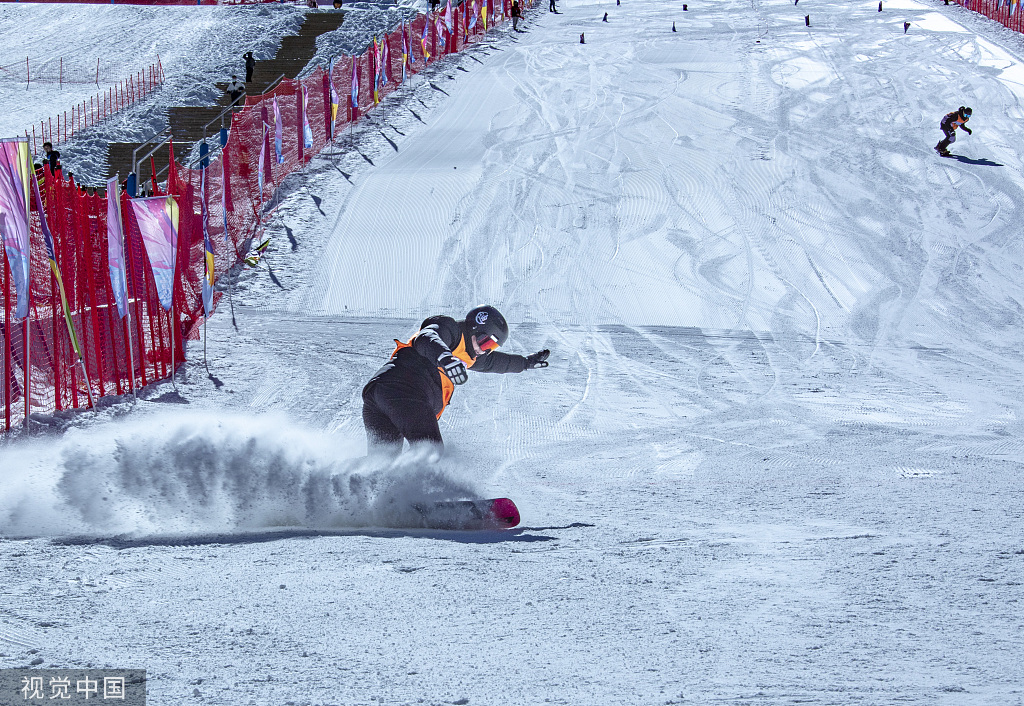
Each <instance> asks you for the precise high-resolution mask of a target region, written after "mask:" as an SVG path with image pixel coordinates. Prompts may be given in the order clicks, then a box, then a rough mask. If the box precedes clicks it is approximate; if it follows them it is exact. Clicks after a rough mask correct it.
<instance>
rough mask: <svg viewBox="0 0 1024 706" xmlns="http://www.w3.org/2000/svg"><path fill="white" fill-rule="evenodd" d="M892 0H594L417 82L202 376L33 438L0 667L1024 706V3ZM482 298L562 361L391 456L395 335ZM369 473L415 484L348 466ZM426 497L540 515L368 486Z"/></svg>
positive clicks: (528, 694) (478, 698) (197, 686)
mask: <svg viewBox="0 0 1024 706" xmlns="http://www.w3.org/2000/svg"><path fill="white" fill-rule="evenodd" d="M884 7H885V10H884V11H883V12H881V13H879V12H878V11H877V3H874V4H873V3H872V2H864V3H855V4H849V3H839V2H832V1H830V0H821V2H815V3H813V4H812V3H810V2H808V4H807V7H804V5H803V4H801V5H799V6H793V5H792V4H791V3H790V2H789V1H788V0H785V1H783V0H773V1H771V2H765V1H764V0H753V1H752V2H738V1H737V2H733V1H729V2H722V3H716V4H713V5H708V6H704V5H702V4H701V3H691V4H690V7H689V9H688V11H687V12H685V13H684V12H682V11H681V8H680V7H679V6H678V4H666V3H653V2H649V1H648V0H626V1H624V2H623V4H622V5H620V6H616V5H615V4H614V3H612V2H600V3H587V2H580V1H576V0H565V1H564V2H561V3H559V9H560V12H561V14H559V15H553V14H549V13H546V12H542V11H537V12H534V13H532V14H530V16H529V18H528V20H527V21H526V23H525V27H524V28H525V30H526V31H525V32H523V33H512V32H511V31H510V30H509V28H507V27H506V28H503V29H502V30H501V31H500V32H499V33H498V34H497V35H496V36H495V38H494V39H490V40H488V41H487V42H486V43H481V44H479V45H477V46H474V47H472V48H470V49H468V50H467V51H466V52H465V53H464V54H462V55H459V56H455V57H450V58H447V59H446V60H445V61H443V62H439V63H438V64H436V65H434V66H433V67H431V68H430V69H428V70H427V71H425V72H424V73H423V74H422V75H420V76H418V77H416V78H415V79H413V80H412V81H411V82H410V84H409V85H407V86H405V87H403V88H402V89H400V90H399V91H397V92H396V93H395V94H393V95H391V96H389V98H388V99H387V100H386V101H385V102H384V104H383V105H382V106H381V107H380V108H379V109H378V110H377V111H375V114H374V115H373V116H371V117H370V118H369V119H367V120H364V121H363V122H362V123H360V124H359V125H357V126H355V127H354V128H351V129H349V131H348V132H346V133H345V134H344V135H343V137H342V139H341V140H340V141H339V148H338V149H337V150H336V151H334V152H330V151H328V153H325V154H324V155H321V157H319V158H317V159H315V160H313V162H312V163H311V165H310V166H309V167H308V168H307V169H306V170H305V171H304V172H302V173H301V174H296V175H292V176H290V177H289V178H288V179H287V180H286V182H285V184H284V186H283V187H282V191H281V194H282V201H281V205H280V207H279V208H278V210H277V211H276V215H275V217H274V220H273V221H272V223H271V225H270V227H269V232H270V233H272V235H273V241H272V245H271V248H270V250H269V251H268V254H267V257H266V262H265V263H264V264H263V265H261V267H260V268H258V269H256V270H253V271H248V272H245V273H243V274H242V275H241V276H240V277H239V278H238V281H237V282H235V283H234V285H233V286H232V288H231V298H230V300H229V299H228V298H227V297H225V298H224V299H223V300H222V303H221V305H220V307H221V308H220V311H219V312H218V314H217V316H215V317H214V318H213V319H212V320H211V321H210V322H209V328H208V330H207V331H206V334H205V335H206V345H207V350H208V364H209V374H208V373H207V369H206V367H204V366H203V363H202V347H201V345H197V344H193V345H192V347H191V348H190V361H189V363H188V365H187V366H186V368H185V371H184V373H183V375H182V379H181V381H180V382H179V388H180V392H181V395H182V396H183V397H184V398H185V399H186V400H187V401H188V402H189V404H187V405H180V406H177V407H175V406H171V405H168V404H165V403H162V402H160V401H159V400H161V399H167V398H162V397H160V395H162V394H163V393H164V392H167V391H168V389H169V386H168V385H162V386H158V387H157V388H156V389H154V390H148V391H146V394H145V398H146V399H145V400H144V401H142V402H140V403H139V404H138V405H137V406H134V407H133V406H132V405H131V404H129V403H115V404H112V405H110V406H109V407H106V408H104V409H103V410H100V412H98V413H97V414H95V415H81V416H80V417H78V418H76V419H75V420H73V421H72V422H71V423H70V427H71V429H70V431H68V432H66V433H65V434H64V435H63V436H61V437H60V438H52V437H44V438H43V439H42V440H29V441H27V442H19V443H17V444H14V445H12V446H11V447H10V448H8V449H6V450H3V451H0V463H2V464H3V467H4V468H8V467H17V468H19V469H21V470H20V471H19V472H17V473H10V472H8V474H7V475H6V476H0V490H2V491H3V492H2V493H0V533H2V534H4V535H6V536H7V537H8V539H5V540H0V562H2V565H3V574H2V575H3V576H4V577H5V580H4V581H3V582H2V583H0V597H2V598H0V666H23V665H26V664H28V662H29V661H30V660H31V657H32V655H31V654H29V653H28V650H29V649H37V650H39V651H40V652H39V653H38V654H41V655H43V656H44V657H45V659H46V662H47V665H48V666H49V665H51V664H52V665H66V666H71V665H82V664H85V663H90V662H91V663H94V664H106V663H109V664H111V665H118V666H124V665H133V666H138V665H141V666H144V667H145V668H146V669H147V670H149V679H150V683H149V698H150V700H151V701H152V702H153V703H157V704H160V703H183V702H187V701H188V700H189V699H193V693H194V692H193V690H198V691H199V692H200V697H198V698H194V699H193V700H195V701H196V702H197V703H198V702H199V701H200V700H201V701H202V702H205V703H214V704H239V703H287V702H293V703H295V704H328V703H331V704H333V703H345V704H362V703H385V704H411V703H432V704H433V703H437V704H440V703H469V704H499V703H501V704H504V703H508V702H509V701H510V699H511V700H512V701H514V702H516V703H540V702H544V701H546V702H551V703H565V704H638V703H644V704H648V703H650V704H672V703H745V702H748V701H751V700H756V701H758V702H763V703H769V704H785V703H793V702H796V701H802V702H811V703H828V704H854V703H894V702H900V703H920V704H1000V705H1002V704H1021V703H1022V702H1024V701H1022V699H1024V697H1022V694H1021V690H1020V684H1021V683H1022V682H1024V674H1022V671H1021V667H1020V665H1019V660H1018V659H1017V657H1016V655H1017V654H1019V653H1020V652H1021V649H1022V647H1024V645H1022V640H1021V637H1020V635H1021V634H1024V632H1022V628H1024V625H1022V621H1021V617H1020V610H1019V605H1020V602H1021V600H1022V599H1024V595H1022V589H1021V586H1022V585H1024V534H1022V530H1021V527H1022V524H1021V520H1022V511H1021V506H1022V504H1021V491H1020V483H1019V479H1020V468H1021V459H1022V453H1024V442H1022V441H1020V440H1019V439H1020V438H1021V436H1022V434H1021V431H1022V429H1021V426H1020V422H1019V420H1018V417H1019V416H1020V415H1018V409H1020V408H1021V402H1020V400H1021V399H1022V394H1021V393H1022V391H1024V390H1022V386H1021V382H1020V380H1021V379H1022V376H1021V372H1022V367H1024V366H1022V364H1021V362H1020V351H1021V350H1024V345H1022V344H1024V340H1022V333H1021V329H1022V327H1021V324H1022V323H1024V316H1022V312H1024V310H1022V307H1021V304H1020V302H1021V301H1024V291H1022V290H1021V284H1020V280H1021V273H1022V272H1024V251H1022V248H1021V244H1020V243H1021V241H1020V237H1019V229H1018V227H1017V223H1018V221H1019V217H1018V216H1019V214H1020V212H1021V207H1022V206H1024V192H1022V177H1021V173H1022V172H1021V166H1022V164H1021V152H1020V149H1019V144H1021V139H1020V138H1021V136H1022V134H1021V133H1022V130H1024V128H1022V127H1021V125H1020V124H1019V123H1020V118H1021V117H1022V115H1024V112H1022V110H1021V99H1022V96H1024V82H1022V81H1021V80H1020V78H1019V77H1020V70H1019V66H1020V57H1022V56H1024V40H1022V39H1021V37H1020V36H1019V35H1017V34H1015V33H1012V32H1009V31H1008V30H1005V29H1003V28H1001V27H999V26H997V25H995V24H993V23H991V22H989V21H987V20H985V19H983V18H980V17H977V16H974V15H972V14H971V13H969V12H967V11H964V10H963V9H962V8H959V7H955V6H948V7H947V6H944V5H942V4H940V3H937V2H931V1H929V2H923V1H920V0H894V1H892V2H886V3H885V5H884ZM540 9H543V8H540ZM606 11H607V12H608V14H609V22H608V23H607V24H606V23H603V22H601V16H602V15H603V13H604V12H606ZM807 13H810V15H811V18H812V27H810V28H807V27H805V26H804V23H803V17H804V15H805V14H807ZM904 20H907V21H910V22H911V29H910V31H909V32H908V33H907V34H903V22H904ZM672 22H675V23H676V27H677V29H678V31H677V32H676V33H672V32H670V28H671V24H672ZM580 32H585V33H586V38H587V44H585V45H580V44H578V35H579V33H580ZM458 67H461V68H463V69H465V71H459V70H458ZM961 104H964V105H972V106H973V107H974V112H975V118H974V119H973V120H972V123H975V122H976V123H977V125H976V126H975V125H972V127H973V128H974V134H973V135H972V136H966V135H960V136H958V141H957V142H956V143H955V145H954V151H956V152H957V153H958V154H960V155H963V157H964V159H963V160H962V161H958V160H942V159H938V158H936V156H935V155H934V152H933V151H932V149H931V147H932V145H933V144H934V142H935V141H937V140H938V139H939V137H940V133H939V130H938V128H937V122H938V120H939V118H940V117H941V116H942V115H943V114H944V113H945V112H948V111H949V110H950V109H952V108H955V107H956V106H957V105H961ZM417 116H418V117H417ZM389 141H391V142H393V143H394V146H395V147H397V150H396V149H395V147H393V146H392V144H390V143H389ZM371 162H372V165H371ZM312 196H317V197H319V198H321V199H322V203H321V208H322V209H323V213H321V212H320V209H319V208H318V207H317V206H316V205H315V204H314V201H313V199H312V198H311V197H312ZM267 265H269V266H271V267H273V272H274V275H275V276H276V278H277V280H278V281H279V282H280V283H281V287H279V286H278V285H277V284H275V283H274V282H273V281H272V280H271V278H270V277H269V273H268V272H267V271H265V270H266V269H267V268H266V266H267ZM220 286H222V287H226V286H227V280H226V278H225V279H223V280H222V281H221V283H220ZM480 302H490V303H493V304H495V305H497V306H498V307H499V308H500V309H501V310H502V311H503V312H505V313H506V314H507V315H508V318H509V320H510V321H511V322H512V335H511V338H510V341H509V343H508V345H507V348H508V349H509V350H511V351H513V352H520V353H529V352H532V351H534V350H538V349H540V348H544V347H549V348H551V350H552V355H551V367H549V368H547V369H545V370H542V371H530V372H528V373H525V374H523V375H506V376H496V375H472V376H471V379H470V383H469V384H468V385H466V386H465V387H464V388H460V390H459V391H458V393H457V394H456V395H455V398H454V399H453V402H452V405H451V406H450V407H449V409H448V411H447V412H446V413H445V416H444V418H443V420H442V432H443V433H444V435H445V439H446V441H447V450H446V455H445V458H444V459H443V460H442V461H440V462H436V461H425V460H422V459H420V461H423V462H422V463H419V462H418V461H416V462H415V463H414V465H415V469H416V470H415V471H414V472H412V473H411V474H409V475H403V474H402V473H397V474H396V473H395V472H394V471H396V470H398V471H400V470H401V469H384V470H382V469H380V468H374V469H371V470H370V471H368V472H367V471H365V470H361V469H363V468H364V467H363V466H362V465H360V464H365V463H367V462H366V461H362V460H360V458H359V457H360V456H361V454H362V453H363V451H364V448H365V447H364V446H363V443H364V442H363V436H362V425H361V420H360V409H361V399H360V389H361V386H362V385H363V383H364V382H365V381H366V380H367V379H368V378H369V377H370V376H371V375H372V374H373V372H374V371H375V370H376V369H377V368H378V367H379V366H380V365H381V363H382V362H383V361H384V360H385V359H386V358H387V356H388V355H389V354H390V352H391V350H392V347H393V343H392V339H393V338H399V339H403V338H406V337H408V335H409V334H410V333H411V332H413V331H415V329H416V326H417V324H418V323H419V321H420V320H421V319H422V318H424V317H425V316H427V315H430V314H433V313H438V312H448V313H451V314H453V315H457V314H459V313H461V312H463V311H465V310H467V309H468V308H469V307H471V306H473V305H475V304H477V303H480ZM232 303H233V313H232V309H231V308H230V304H232ZM232 318H234V320H235V321H236V322H237V328H236V327H235V326H233V324H232ZM211 378H216V381H214V380H213V379H211ZM215 382H216V383H219V384H215ZM111 448H116V449H120V450H119V451H111ZM193 448H202V449H205V455H203V456H202V458H203V459H205V460H204V461H202V462H199V461H193V460H187V459H191V454H190V450H191V449H193ZM241 448H247V449H256V450H257V452H254V453H249V452H246V453H243V452H241V451H239V449H241ZM165 454H169V455H170V456H171V457H172V458H174V459H179V460H176V461H175V462H174V463H172V464H170V465H167V463H166V461H165V460H162V459H163V457H164V455H165ZM79 458H81V459H85V460H80V461H78V462H72V461H73V460H74V459H79ZM125 458H128V459H129V461H130V462H126V461H125V460H124V459H125ZM131 459H141V460H137V461H133V460H131ZM239 459H241V460H242V463H241V464H239ZM414 461H415V460H414ZM417 463H418V464H419V465H416V464H417ZM69 464H70V465H69ZM353 474H355V475H357V476H360V477H363V476H366V477H370V478H374V479H378V480H379V482H380V485H379V486H377V485H373V483H370V484H369V485H370V486H371V487H372V488H377V489H379V488H384V489H385V490H384V491H382V492H381V495H380V496H377V495H372V494H371V495H370V496H368V495H365V494H360V493H354V494H349V492H348V491H350V490H352V489H353V488H365V487H366V485H365V483H364V484H362V485H361V484H360V482H358V481H357V482H356V484H355V486H352V485H351V484H349V485H345V484H337V485H335V486H332V487H335V488H337V489H339V490H337V491H336V492H335V491H332V492H333V494H330V493H326V494H323V493H318V492H317V489H318V488H322V487H324V486H318V485H317V483H320V482H324V481H325V479H327V480H330V479H334V480H338V479H341V480H345V479H350V478H351V476H352V475H353ZM403 478H404V479H406V480H408V483H407V484H405V485H403V484H402V483H401V482H400V481H401V480H402V479H403ZM102 483H106V484H107V486H106V487H107V489H108V490H111V491H112V493H111V494H110V495H108V497H109V498H110V499H109V500H106V501H104V500H101V499H97V498H95V497H93V492H92V489H94V488H97V487H100V486H101V485H102ZM54 488H57V489H61V490H60V491H59V492H58V491H56V490H54ZM304 489H305V490H304ZM342 491H344V492H342ZM353 492H354V491H353ZM425 492H439V493H441V494H445V493H448V494H459V493H462V494H479V495H484V496H491V497H493V496H498V495H509V496H510V497H513V498H514V499H515V500H516V502H517V503H518V505H519V506H520V509H521V511H522V513H523V526H522V528H521V529H519V530H516V531H512V532H506V533H499V534H494V533H468V534H467V533H448V532H428V531H419V530H401V529H395V528H394V525H400V524H401V522H400V519H401V518H400V517H399V516H398V515H396V514H394V513H393V512H391V510H389V509H388V508H392V509H393V506H392V505H388V504H386V503H385V505H375V504H374V502H375V501H374V498H376V497H383V498H385V500H387V499H388V498H391V499H394V498H398V499H400V500H402V499H406V500H407V499H409V498H411V497H414V496H415V494H416V493H425ZM303 493H305V495H304V494H303ZM388 493H390V495H389V494H388ZM402 502H404V500H402ZM402 502H398V505H395V506H394V507H397V506H401V505H402ZM108 503H114V504H115V505H116V506H117V507H120V508H122V509H121V510H116V511H111V509H110V508H108V507H106V504H108ZM332 503H333V504H332ZM352 503H355V504H354V505H353V504H352ZM382 507H383V508H384V510H385V511H384V512H383V514H382V513H381V512H378V511H379V510H381V508H382ZM125 508H128V509H130V510H131V511H130V512H129V511H128V510H127V509H125ZM353 508H355V509H353ZM375 513H376V514H375ZM389 513H390V514H389ZM388 525H392V527H391V528H390V529H389V528H387V527H388ZM8 577H9V580H7V579H8ZM32 654H36V653H32ZM510 694H511V695H513V696H510Z"/></svg>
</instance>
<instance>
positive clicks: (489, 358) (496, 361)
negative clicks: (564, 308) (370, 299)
mask: <svg viewBox="0 0 1024 706" xmlns="http://www.w3.org/2000/svg"><path fill="white" fill-rule="evenodd" d="M465 327H466V324H465V322H464V321H456V320H455V319H453V318H451V317H450V316H431V317H430V318H429V319H426V320H425V321H424V322H423V323H422V324H420V330H419V332H417V334H416V335H415V336H413V337H412V339H410V343H409V345H407V346H406V345H404V344H402V345H400V346H399V347H398V349H397V351H396V352H395V354H394V355H392V357H391V359H390V360H388V362H387V363H385V364H384V367H382V368H381V369H380V370H378V371H377V373H376V374H375V375H374V376H373V377H372V378H370V382H368V383H366V387H365V388H363V389H364V394H365V390H368V389H369V388H370V387H371V386H373V385H386V386H387V387H388V388H391V389H392V390H394V391H395V394H396V396H402V395H404V396H410V397H414V398H416V399H423V400H426V401H428V402H429V403H430V406H431V408H432V409H433V410H434V414H440V413H441V410H442V409H444V405H445V401H444V395H443V391H442V380H441V377H442V376H443V375H444V373H443V372H441V370H440V369H439V368H438V365H437V358H438V356H440V355H442V354H443V353H456V354H458V353H461V352H462V351H463V350H464V351H465V352H464V353H463V355H465V356H466V358H463V361H464V362H465V361H466V360H467V359H468V360H469V361H470V362H468V363H466V367H467V368H469V369H470V370H474V371H476V372H478V373H521V372H523V371H524V370H526V358H525V357H524V356H521V355H515V354H512V353H501V352H500V351H492V352H490V353H484V354H483V355H481V356H474V355H473V351H472V347H473V344H472V342H471V341H470V340H469V337H467V336H466V331H465ZM459 357H460V358H462V355H460V356H459Z"/></svg>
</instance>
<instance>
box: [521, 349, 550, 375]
mask: <svg viewBox="0 0 1024 706" xmlns="http://www.w3.org/2000/svg"><path fill="white" fill-rule="evenodd" d="M549 355H551V351H549V350H548V349H547V348H545V349H544V350H542V351H537V352H536V353H534V354H533V355H528V356H526V369H527V370H533V369H534V368H546V367H548V356H549Z"/></svg>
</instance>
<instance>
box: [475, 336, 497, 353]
mask: <svg viewBox="0 0 1024 706" xmlns="http://www.w3.org/2000/svg"><path fill="white" fill-rule="evenodd" d="M476 345H477V347H478V348H479V349H480V350H482V351H483V352H484V353H490V352H491V351H493V350H496V349H497V348H498V347H499V346H500V345H501V344H500V343H498V339H497V338H495V337H494V336H484V337H483V338H477V339H476Z"/></svg>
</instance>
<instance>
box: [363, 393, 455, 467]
mask: <svg viewBox="0 0 1024 706" xmlns="http://www.w3.org/2000/svg"><path fill="white" fill-rule="evenodd" d="M363 426H364V427H366V441H367V446H368V447H369V451H370V453H376V452H384V453H388V454H393V455H396V456H397V455H398V454H399V453H401V452H402V439H406V440H408V442H409V444H410V445H412V444H417V443H421V442H426V443H431V444H436V445H437V446H444V441H443V440H442V439H441V429H440V428H439V427H438V425H437V416H436V415H435V414H434V410H433V408H432V407H431V406H430V403H429V402H428V401H427V400H425V399H423V398H422V397H421V396H418V395H417V394H416V392H415V391H413V390H409V389H408V388H406V387H403V386H399V385H389V384H387V383H385V382H380V381H373V382H371V383H370V384H369V385H367V386H366V387H364V388H363Z"/></svg>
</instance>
